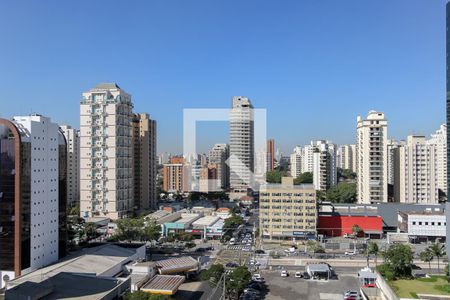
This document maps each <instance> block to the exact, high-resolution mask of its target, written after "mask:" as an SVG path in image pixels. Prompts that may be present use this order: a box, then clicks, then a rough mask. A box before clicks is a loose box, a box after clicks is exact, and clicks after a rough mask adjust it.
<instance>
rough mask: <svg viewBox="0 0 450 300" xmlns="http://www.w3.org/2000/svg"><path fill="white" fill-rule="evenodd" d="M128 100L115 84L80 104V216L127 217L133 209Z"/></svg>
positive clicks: (106, 85) (98, 88)
mask: <svg viewBox="0 0 450 300" xmlns="http://www.w3.org/2000/svg"><path fill="white" fill-rule="evenodd" d="M132 107H133V104H132V102H131V96H130V95H129V94H127V93H126V92H125V91H124V90H122V89H121V88H120V87H119V86H118V85H117V84H115V83H102V84H99V85H97V86H96V87H94V88H93V89H91V90H89V91H87V92H85V93H83V99H82V100H81V103H80V166H81V169H80V215H81V217H82V218H88V217H96V216H101V217H109V218H111V219H119V218H123V217H126V216H127V215H128V214H129V212H130V211H132V209H133V196H134V195H133V145H132V129H131V121H132V112H131V110H132Z"/></svg>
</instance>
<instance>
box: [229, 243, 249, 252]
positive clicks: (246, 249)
mask: <svg viewBox="0 0 450 300" xmlns="http://www.w3.org/2000/svg"><path fill="white" fill-rule="evenodd" d="M252 248H253V247H250V246H246V245H229V246H228V247H227V249H228V250H235V251H244V252H249V251H251V250H252Z"/></svg>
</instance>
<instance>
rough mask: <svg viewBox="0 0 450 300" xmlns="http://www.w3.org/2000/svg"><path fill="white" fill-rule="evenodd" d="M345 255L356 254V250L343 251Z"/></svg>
mask: <svg viewBox="0 0 450 300" xmlns="http://www.w3.org/2000/svg"><path fill="white" fill-rule="evenodd" d="M345 255H347V256H353V255H356V252H355V251H345Z"/></svg>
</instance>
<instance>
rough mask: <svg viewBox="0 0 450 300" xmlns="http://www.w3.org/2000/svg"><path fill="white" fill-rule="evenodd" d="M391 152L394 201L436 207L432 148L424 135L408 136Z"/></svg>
mask: <svg viewBox="0 0 450 300" xmlns="http://www.w3.org/2000/svg"><path fill="white" fill-rule="evenodd" d="M395 153H396V158H395V161H396V164H395V184H394V194H395V200H396V202H404V203H418V204H437V203H438V201H439V189H438V186H437V172H436V146H435V145H433V144H427V141H426V140H425V136H417V135H411V136H408V138H407V142H406V144H405V145H400V146H398V148H397V149H396V150H395Z"/></svg>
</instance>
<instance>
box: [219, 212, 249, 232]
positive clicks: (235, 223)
mask: <svg viewBox="0 0 450 300" xmlns="http://www.w3.org/2000/svg"><path fill="white" fill-rule="evenodd" d="M242 224H244V220H243V219H242V217H241V216H238V215H236V214H234V213H233V214H232V215H231V217H229V218H228V219H226V220H225V223H224V225H223V227H224V228H225V230H233V229H236V228H238V227H239V225H242Z"/></svg>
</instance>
